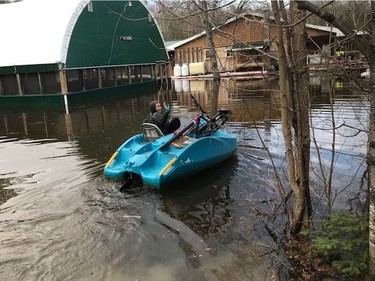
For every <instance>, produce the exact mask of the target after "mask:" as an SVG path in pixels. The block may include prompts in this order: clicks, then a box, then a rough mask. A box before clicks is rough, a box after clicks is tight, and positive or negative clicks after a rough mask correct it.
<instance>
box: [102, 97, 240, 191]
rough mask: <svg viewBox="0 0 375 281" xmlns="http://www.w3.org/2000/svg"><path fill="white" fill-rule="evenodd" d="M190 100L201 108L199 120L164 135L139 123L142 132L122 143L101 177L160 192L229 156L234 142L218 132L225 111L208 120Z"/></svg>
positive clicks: (154, 126)
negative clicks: (135, 180) (136, 184)
mask: <svg viewBox="0 0 375 281" xmlns="http://www.w3.org/2000/svg"><path fill="white" fill-rule="evenodd" d="M192 98H193V100H194V103H195V105H196V106H197V107H198V108H199V109H201V114H200V115H199V117H197V118H192V119H190V120H189V121H188V122H186V123H185V124H183V125H182V126H181V127H180V128H179V129H177V130H176V131H175V132H174V133H172V134H169V135H165V136H163V135H162V133H161V132H160V130H159V128H158V127H157V126H156V125H154V124H150V123H144V124H142V129H143V133H141V134H138V135H135V136H133V137H131V138H130V139H128V140H127V141H125V142H124V143H123V144H122V145H121V146H120V147H119V148H118V149H117V150H116V152H115V153H114V154H113V155H112V157H111V158H110V159H109V160H108V162H107V164H106V165H105V167H104V176H105V177H106V178H109V179H115V180H125V184H124V185H123V187H124V188H125V189H127V188H129V187H131V186H132V184H133V181H134V179H137V181H138V182H139V180H141V184H142V185H144V186H148V187H153V188H156V189H161V188H164V187H168V186H169V185H171V184H172V183H174V182H176V181H178V180H181V179H184V178H187V177H189V176H191V175H193V174H196V173H198V172H201V171H203V170H205V169H207V168H209V167H212V166H214V165H216V164H218V163H220V162H222V161H224V160H225V159H227V158H228V157H230V156H232V155H233V154H234V153H235V152H236V150H237V139H236V137H235V136H233V135H231V134H228V133H226V132H223V131H222V130H219V128H220V127H221V126H222V125H224V123H225V122H226V121H227V118H228V114H229V110H227V109H221V110H219V112H218V113H217V114H216V115H215V116H214V117H213V118H211V117H209V116H208V114H207V113H206V112H205V111H204V110H203V109H202V108H201V106H200V105H199V103H198V102H197V101H196V100H195V99H194V97H193V96H192ZM138 184H139V183H138Z"/></svg>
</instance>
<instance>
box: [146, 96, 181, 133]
mask: <svg viewBox="0 0 375 281" xmlns="http://www.w3.org/2000/svg"><path fill="white" fill-rule="evenodd" d="M170 113H171V111H170V109H169V106H168V105H166V104H165V103H164V112H162V106H161V104H160V102H158V101H152V102H150V113H149V114H148V115H147V116H146V118H145V120H144V121H143V122H144V123H152V124H155V125H156V126H158V127H159V129H160V130H161V131H162V132H163V134H164V135H168V134H170V133H172V132H173V131H175V130H177V129H178V128H179V127H180V126H181V121H180V119H179V118H177V117H173V118H172V119H171V120H169V116H170Z"/></svg>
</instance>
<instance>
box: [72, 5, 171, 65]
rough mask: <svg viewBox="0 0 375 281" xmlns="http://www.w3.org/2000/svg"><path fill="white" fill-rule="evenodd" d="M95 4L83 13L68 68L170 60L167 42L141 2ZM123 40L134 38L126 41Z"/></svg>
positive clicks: (76, 28)
mask: <svg viewBox="0 0 375 281" xmlns="http://www.w3.org/2000/svg"><path fill="white" fill-rule="evenodd" d="M131 3H132V5H131V6H129V1H93V2H92V5H93V7H92V8H93V9H92V12H90V11H89V10H88V9H87V7H86V8H85V9H84V10H83V11H82V13H81V15H80V16H79V18H78V20H77V22H76V25H75V27H74V29H73V33H72V36H71V39H70V43H69V50H68V55H67V59H66V68H77V67H90V66H105V65H124V64H144V63H154V62H155V61H160V60H167V59H168V57H167V54H166V51H165V48H164V43H163V40H162V38H161V35H160V33H159V30H158V28H157V26H156V25H155V23H154V21H153V20H151V21H149V14H148V11H147V9H146V8H145V7H144V6H143V5H142V4H141V3H140V2H138V1H131ZM121 38H131V40H123V39H121Z"/></svg>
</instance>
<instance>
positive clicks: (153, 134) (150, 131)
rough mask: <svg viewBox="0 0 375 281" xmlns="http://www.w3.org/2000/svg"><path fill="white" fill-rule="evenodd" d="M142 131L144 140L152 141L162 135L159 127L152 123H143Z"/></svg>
mask: <svg viewBox="0 0 375 281" xmlns="http://www.w3.org/2000/svg"><path fill="white" fill-rule="evenodd" d="M142 131H143V136H144V138H145V141H153V140H155V139H158V138H160V137H162V136H164V134H163V133H162V131H161V130H160V129H159V127H158V126H156V125H155V124H152V123H143V124H142Z"/></svg>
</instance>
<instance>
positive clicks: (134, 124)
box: [0, 79, 368, 281]
mask: <svg viewBox="0 0 375 281" xmlns="http://www.w3.org/2000/svg"><path fill="white" fill-rule="evenodd" d="M322 81H323V82H322ZM182 82H183V83H184V84H183V83H182ZM328 82H329V81H328ZM328 82H327V81H325V80H324V79H323V80H321V79H315V80H312V86H311V88H312V95H313V96H314V103H313V105H312V112H311V114H312V116H313V123H314V124H315V129H314V133H315V138H316V140H317V143H318V145H319V151H320V152H321V153H322V157H323V160H324V161H325V165H326V167H328V166H329V162H328V161H329V159H330V157H331V154H330V153H329V150H330V149H331V148H332V144H331V143H332V130H331V128H332V123H331V121H330V120H331V113H330V105H329V92H330V90H329V89H330V88H329V87H328V90H327V83H328ZM274 83H275V82H273V83H271V84H268V83H265V81H241V82H240V81H237V83H236V82H234V81H229V80H224V81H222V85H221V88H220V94H219V97H218V99H217V106H218V107H221V106H228V107H229V108H230V109H231V110H232V112H233V114H232V116H231V121H230V122H229V123H227V125H226V127H225V130H227V131H229V132H231V133H233V134H235V135H236V136H237V138H238V142H239V149H238V152H237V153H236V155H235V156H234V157H232V158H230V159H229V160H228V161H226V162H225V163H222V164H220V165H218V166H217V167H214V168H212V169H209V170H207V171H204V172H202V173H201V174H199V175H197V176H195V177H193V178H191V179H189V180H185V181H184V182H182V183H179V184H176V186H174V187H173V188H170V189H168V190H164V191H155V190H151V189H146V188H139V189H137V190H136V191H134V192H131V193H121V192H119V190H118V188H119V186H120V185H121V183H118V182H113V181H109V180H106V179H105V178H104V177H103V174H102V173H103V167H104V164H105V163H106V161H107V160H108V158H109V157H110V156H111V154H112V153H113V152H114V151H115V149H116V148H117V147H118V146H119V145H120V144H121V143H122V142H123V141H124V140H125V139H127V138H128V137H130V136H132V135H133V134H135V133H138V132H139V131H140V124H141V122H142V120H143V117H144V116H145V115H146V113H147V111H148V103H149V101H150V100H152V99H154V98H155V97H156V96H157V94H156V93H150V94H148V95H143V96H139V97H137V98H126V97H124V98H123V99H117V100H108V101H107V102H106V103H103V102H100V103H99V102H98V103H97V104H95V102H94V103H93V102H92V101H91V103H90V104H91V105H90V106H85V105H82V104H81V105H72V107H71V108H70V115H69V116H65V114H64V111H62V112H51V111H48V110H46V109H36V110H35V109H32V110H13V109H9V110H2V112H0V155H1V159H0V204H1V205H0V241H1V243H0V277H1V280H22V281H24V280H111V281H112V280H151V281H158V280H160V281H167V280H275V279H276V277H275V276H278V275H279V274H282V271H279V268H282V266H281V263H280V260H278V259H272V256H271V255H265V253H269V252H270V250H271V249H277V247H278V245H277V244H276V243H275V241H273V240H272V239H271V238H270V237H269V236H268V234H267V232H266V230H265V227H264V225H265V223H267V222H268V223H270V226H271V227H275V228H276V227H277V226H278V223H279V222H280V221H281V220H282V219H283V218H278V219H277V220H274V221H271V222H269V221H267V216H265V214H267V213H270V212H271V211H270V210H271V209H272V208H275V207H276V206H277V205H278V197H277V193H276V191H275V189H274V188H273V186H274V179H273V172H272V171H273V170H272V167H271V162H270V160H269V158H268V155H267V153H266V151H265V150H264V149H263V147H262V143H261V141H260V139H259V136H258V133H259V135H260V136H261V137H262V139H263V141H264V143H265V144H266V145H267V147H268V148H269V150H270V152H271V153H272V155H273V156H274V161H275V163H276V165H278V166H279V165H283V164H285V159H284V148H283V141H282V134H281V131H280V122H279V118H280V110H279V104H280V102H279V99H278V94H277V92H275V91H274V90H273V89H275V86H274V85H273V84H274ZM337 85H338V86H337ZM333 86H334V87H333V89H334V92H335V103H334V113H335V120H336V124H335V126H336V127H339V126H340V125H342V124H345V125H346V126H340V127H339V129H338V130H337V134H336V149H337V154H336V155H335V175H334V188H335V190H340V191H341V193H340V194H342V195H346V196H351V197H353V196H354V195H358V200H357V201H352V202H351V205H349V204H348V201H347V200H346V199H347V197H346V196H340V197H339V198H338V199H337V201H336V205H335V206H336V208H339V209H340V208H350V207H353V208H354V207H356V206H357V205H358V203H360V202H361V199H362V198H363V196H365V187H362V189H361V186H360V178H361V176H362V174H363V172H364V169H365V166H364V155H365V152H366V141H367V136H366V134H365V133H364V132H358V131H357V130H355V129H353V127H356V128H359V127H360V128H361V129H364V128H366V126H367V118H368V115H367V114H368V112H367V106H368V104H367V100H366V97H365V96H363V95H362V94H360V93H359V91H357V90H355V89H352V88H351V87H349V86H350V85H349V84H343V85H341V84H333ZM342 86H343V87H342ZM211 88H212V87H211V85H210V83H208V82H205V81H190V83H188V84H187V82H186V81H178V82H177V83H176V84H175V90H173V91H169V92H167V93H163V95H165V98H166V99H168V100H169V101H170V102H172V101H173V104H174V106H173V110H174V114H176V115H178V116H179V117H181V118H182V119H184V120H186V119H188V118H189V117H190V116H193V115H195V112H196V110H195V109H194V108H192V102H191V100H190V97H189V93H190V92H191V93H193V94H194V95H195V96H196V97H198V99H199V100H200V101H201V104H202V106H203V107H204V108H206V109H208V110H211V107H212V102H211V98H212V92H211V90H210V89H211ZM214 105H215V103H214ZM254 121H255V123H254ZM255 124H256V126H255ZM255 128H257V129H258V132H257V130H256V129H255ZM316 151H317V150H316V149H315V148H312V152H313V157H312V168H313V169H314V173H312V186H313V189H314V194H316V195H318V197H319V194H320V192H321V188H322V184H321V183H320V182H319V181H318V178H319V175H318V174H317V173H318V170H317V157H316V156H315V155H316ZM324 201H325V200H324V198H320V199H319V200H315V201H314V202H320V203H321V202H323V203H324ZM314 206H315V207H316V209H317V213H316V215H315V218H316V219H318V218H319V214H320V212H321V211H322V210H323V209H324V207H321V206H320V205H318V204H317V203H316V205H314Z"/></svg>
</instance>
